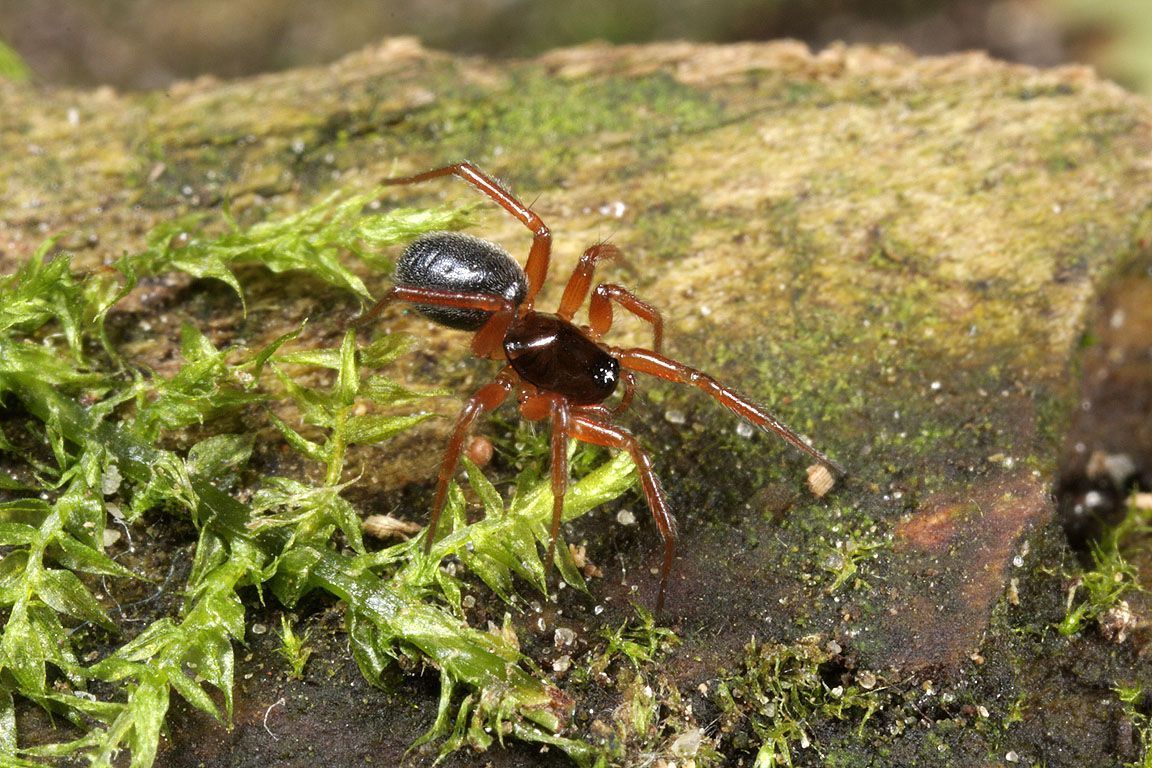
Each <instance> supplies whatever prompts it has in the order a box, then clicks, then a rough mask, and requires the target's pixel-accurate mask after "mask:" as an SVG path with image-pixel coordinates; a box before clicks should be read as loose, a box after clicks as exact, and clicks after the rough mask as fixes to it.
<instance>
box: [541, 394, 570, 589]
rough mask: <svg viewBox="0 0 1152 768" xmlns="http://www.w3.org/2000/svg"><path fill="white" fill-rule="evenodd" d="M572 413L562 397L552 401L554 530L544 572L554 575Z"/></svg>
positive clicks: (566, 479) (551, 534) (550, 538)
mask: <svg viewBox="0 0 1152 768" xmlns="http://www.w3.org/2000/svg"><path fill="white" fill-rule="evenodd" d="M570 424H571V412H570V410H569V408H568V401H567V400H565V399H564V398H562V397H556V398H553V399H552V528H551V529H550V530H549V532H548V556H547V558H546V559H545V561H544V572H545V574H547V575H548V576H551V575H552V561H553V559H554V558H555V555H556V537H557V536H558V535H559V534H560V518H561V516H562V515H563V514H564V494H565V493H566V492H567V490H568V431H569V427H570Z"/></svg>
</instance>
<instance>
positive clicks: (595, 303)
mask: <svg viewBox="0 0 1152 768" xmlns="http://www.w3.org/2000/svg"><path fill="white" fill-rule="evenodd" d="M613 301H615V302H617V303H618V304H619V305H620V306H622V307H624V309H626V310H628V311H629V312H631V313H632V314H634V315H636V317H638V318H640V319H641V320H644V321H645V322H648V323H650V324H651V325H652V349H654V350H656V351H657V352H659V351H660V348H661V347H662V346H663V344H664V318H663V317H661V316H660V310H658V309H656V307H654V306H652V305H651V304H649V303H648V302H646V301H644V300H643V299H641V298H639V297H638V296H636V294H634V293H632V292H631V291H629V290H628V289H627V288H625V287H623V286H620V285H616V284H614V283H600V285H598V286H596V290H595V291H594V292H593V293H592V301H591V302H589V303H588V323H589V325H591V326H592V336H593V338H597V339H598V338H601V337H602V336H603V335H604V334H605V333H607V332H608V329H609V328H611V327H612V303H611V302H613Z"/></svg>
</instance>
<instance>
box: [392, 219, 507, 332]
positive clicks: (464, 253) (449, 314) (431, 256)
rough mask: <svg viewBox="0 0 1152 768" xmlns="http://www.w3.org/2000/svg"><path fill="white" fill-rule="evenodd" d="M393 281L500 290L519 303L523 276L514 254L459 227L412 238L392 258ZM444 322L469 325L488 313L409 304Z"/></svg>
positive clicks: (414, 285)
mask: <svg viewBox="0 0 1152 768" xmlns="http://www.w3.org/2000/svg"><path fill="white" fill-rule="evenodd" d="M393 279H394V282H395V283H396V285H401V286H405V287H408V288H436V289H439V290H445V291H459V292H464V293H486V294H490V295H494V296H503V297H504V298H506V299H508V300H509V301H511V302H512V303H513V304H519V303H520V302H521V301H523V300H524V297H525V296H526V295H527V294H528V279H527V278H526V277H525V276H524V270H523V269H522V268H521V267H520V265H519V264H517V263H516V260H515V259H513V258H512V257H511V256H509V255H508V254H507V252H505V251H504V249H502V248H500V247H499V246H498V245H496V244H495V243H490V242H488V241H487V240H481V239H480V238H478V237H472V236H471V235H464V234H461V233H459V232H432V233H430V234H427V235H424V236H423V237H420V238H418V239H417V240H414V241H413V242H412V244H411V245H409V246H408V247H407V248H406V249H405V250H404V253H402V254H401V255H400V258H399V259H397V260H396V272H395V276H394V278H393ZM413 306H414V307H415V308H416V309H417V310H418V311H419V312H420V313H421V314H423V315H425V316H426V317H428V318H429V319H431V320H434V321H435V322H437V323H440V324H441V325H446V326H448V327H449V328H459V329H460V330H464V331H475V330H477V329H479V328H480V326H482V325H484V323H485V321H486V320H488V318H489V317H490V316H491V313H490V312H485V311H484V310H481V309H457V308H454V307H432V306H428V305H426V304H414V305H413Z"/></svg>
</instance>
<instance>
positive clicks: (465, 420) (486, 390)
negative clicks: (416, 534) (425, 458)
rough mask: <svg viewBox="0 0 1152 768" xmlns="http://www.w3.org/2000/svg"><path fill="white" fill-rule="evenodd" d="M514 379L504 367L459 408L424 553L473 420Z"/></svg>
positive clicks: (496, 402) (499, 398)
mask: <svg viewBox="0 0 1152 768" xmlns="http://www.w3.org/2000/svg"><path fill="white" fill-rule="evenodd" d="M514 382H515V378H514V374H513V373H512V370H511V368H505V369H504V370H502V371H500V373H498V374H497V375H496V379H495V380H494V381H491V382H489V383H487V384H485V385H484V386H483V387H481V388H480V389H478V390H476V393H475V394H473V395H472V397H470V398H468V402H467V403H466V404H465V405H464V407H463V408H462V409H461V410H460V415H459V416H457V417H456V426H455V427H454V428H453V430H452V439H451V440H449V441H448V450H447V451H446V452H445V453H444V460H443V462H442V463H441V464H440V475H439V477H438V478H437V480H436V496H435V497H434V499H433V500H432V517H431V518H429V520H428V533H427V535H426V538H425V539H424V554H428V553H429V552H431V551H432V542H433V541H434V540H435V539H436V525H437V523H439V522H440V514H441V513H442V512H443V511H444V502H445V500H446V499H447V498H448V485H449V483H451V482H452V476H453V475H454V474H456V465H457V463H459V461H460V454H461V453H462V452H463V451H464V440H465V438H467V437H468V431H469V430H470V429H471V428H472V424H473V423H475V421H476V419H477V418H479V416H480V414H482V413H484V412H485V411H491V410H492V409H494V408H496V407H497V406H499V405H500V404H501V403H503V402H504V400H505V399H506V398H507V397H508V393H509V392H511V391H512V385H513V384H514Z"/></svg>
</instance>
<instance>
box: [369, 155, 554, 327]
mask: <svg viewBox="0 0 1152 768" xmlns="http://www.w3.org/2000/svg"><path fill="white" fill-rule="evenodd" d="M441 176H456V177H458V178H461V179H463V180H464V181H466V182H468V183H469V184H471V185H472V186H473V187H475V188H476V189H477V190H479V191H480V193H481V194H483V195H486V196H487V197H488V198H489V199H491V200H492V201H494V202H495V203H496V204H497V205H499V206H500V207H501V208H503V209H504V210H506V211H508V213H510V214H512V215H513V216H514V217H515V218H516V219H517V220H518V221H519V222H520V223H521V224H523V225H524V226H525V227H527V228H528V229H529V231H531V232H532V249H531V250H530V251H528V261H527V263H525V265H524V272H525V274H526V275H527V276H528V295H527V297H525V299H524V303H523V305H524V306H525V307H526V308H529V309H531V307H532V302H533V301H534V300H535V298H536V294H537V292H539V290H540V287H541V286H542V285H544V280H545V278H547V276H548V262H549V260H550V259H551V255H552V232H551V231H550V230H549V229H548V226H547V225H546V224H545V223H544V221H543V219H541V218H540V217H539V216H537V215H536V213H535V212H534V211H533V210H532V209H531V208H529V207H528V206H526V205H524V203H522V202H520V201H519V200H517V199H516V197H515V196H513V195H512V193H511V192H509V191H508V190H506V189H504V187H502V186H500V184H499V182H497V181H496V180H495V179H493V178H492V177H490V176H488V175H487V174H485V173H484V172H483V171H481V170H480V169H479V168H477V167H476V166H474V165H472V163H456V164H455V165H448V166H445V167H443V168H436V169H434V170H431V171H425V172H424V173H418V174H416V175H414V176H402V177H399V178H394V179H385V180H384V182H383V183H384V184H418V183H419V182H422V181H428V180H429V179H436V178H440V177H441Z"/></svg>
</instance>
